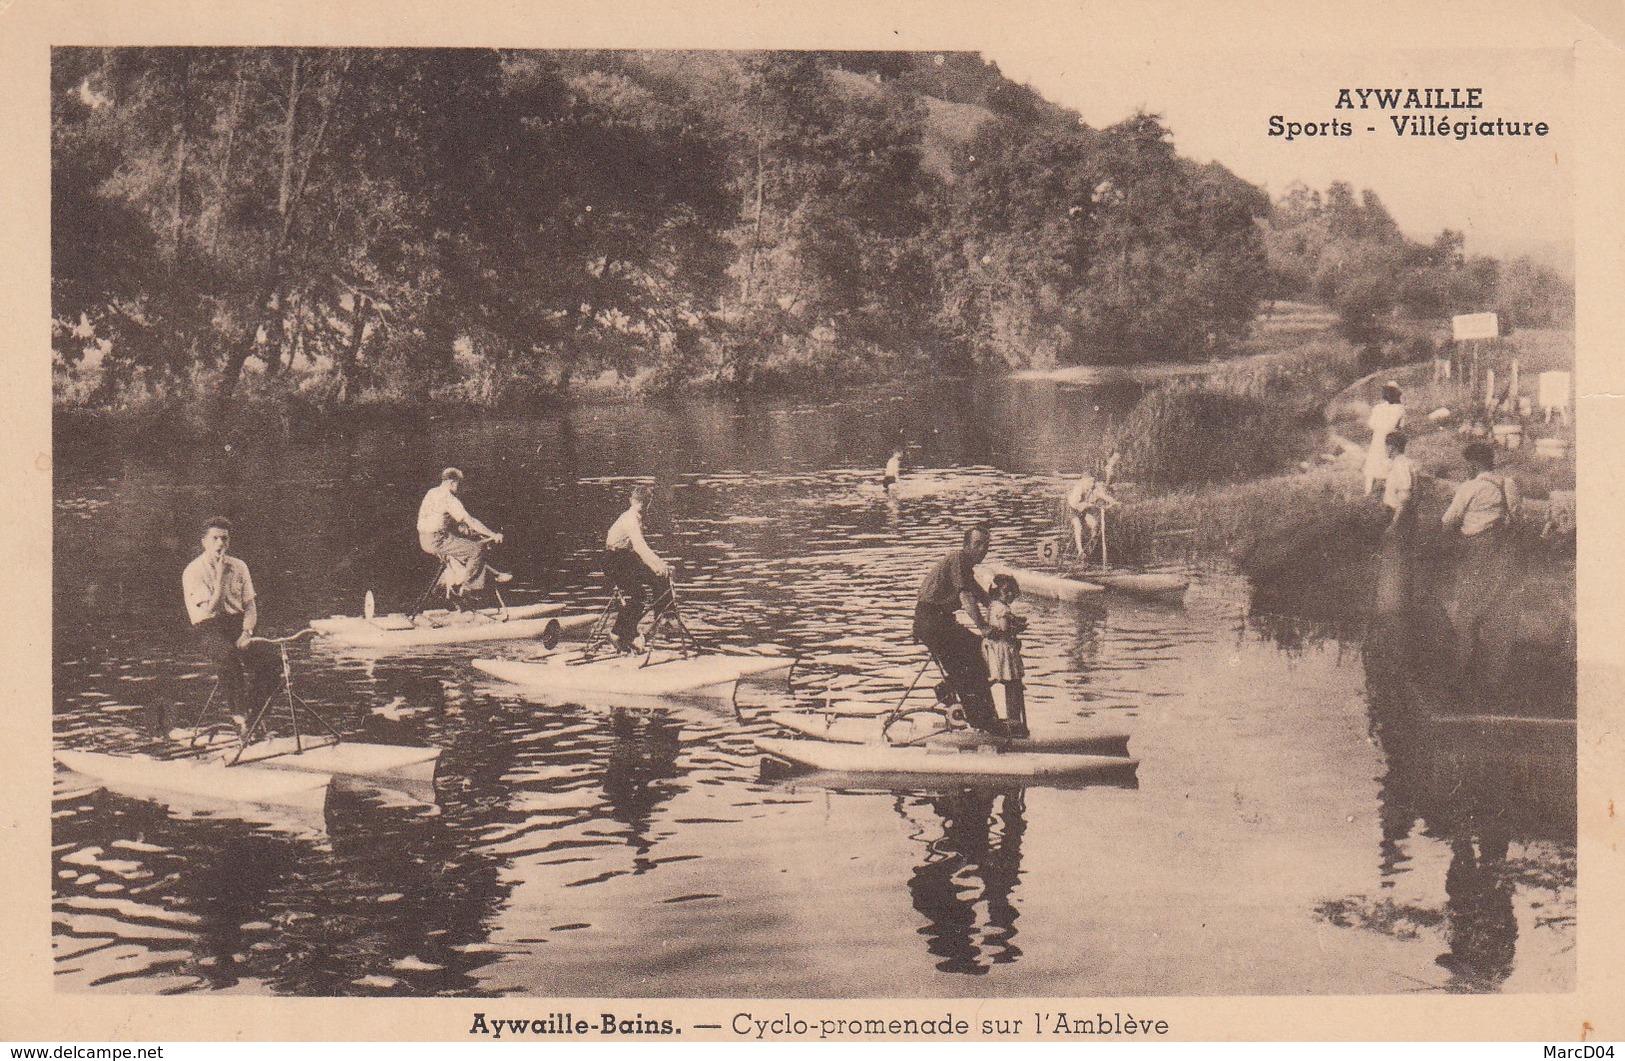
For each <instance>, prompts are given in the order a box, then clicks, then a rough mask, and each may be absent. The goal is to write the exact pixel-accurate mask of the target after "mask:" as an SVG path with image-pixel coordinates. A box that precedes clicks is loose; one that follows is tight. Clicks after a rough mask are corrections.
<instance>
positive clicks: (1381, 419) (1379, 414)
mask: <svg viewBox="0 0 1625 1061" xmlns="http://www.w3.org/2000/svg"><path fill="white" fill-rule="evenodd" d="M1366 426H1367V427H1369V428H1370V429H1371V445H1370V447H1369V448H1367V450H1366V452H1365V493H1366V496H1367V497H1370V496H1371V491H1372V490H1373V489H1375V488H1376V485H1377V484H1378V483H1380V482H1382V481H1383V480H1384V479H1386V478H1387V476H1388V436H1389V435H1390V434H1392V433H1393V432H1395V431H1398V430H1399V429H1400V428H1402V427H1404V426H1405V405H1404V403H1403V401H1402V400H1401V397H1400V393H1399V384H1397V383H1395V382H1394V381H1393V380H1389V381H1388V382H1387V383H1384V384H1383V385H1382V398H1381V399H1380V400H1379V401H1378V402H1377V404H1376V405H1374V406H1372V407H1371V418H1370V419H1369V420H1367V421H1366Z"/></svg>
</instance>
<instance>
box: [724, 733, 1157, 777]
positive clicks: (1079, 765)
mask: <svg viewBox="0 0 1625 1061" xmlns="http://www.w3.org/2000/svg"><path fill="white" fill-rule="evenodd" d="M756 746H757V747H758V748H760V749H761V750H762V751H763V752H765V753H766V754H768V755H771V756H773V757H774V758H776V759H781V760H783V761H785V762H787V763H790V764H792V765H795V766H801V767H805V768H808V769H812V770H823V771H826V772H828V773H840V774H889V775H926V776H937V777H943V776H954V777H1000V778H1027V779H1049V780H1061V779H1075V780H1081V779H1085V778H1087V779H1095V780H1129V779H1132V778H1133V777H1134V773H1135V770H1136V769H1137V768H1138V767H1139V765H1140V764H1139V760H1137V759H1129V758H1125V757H1121V756H1115V755H1081V754H1063V753H1058V752H1001V751H997V750H993V749H991V748H989V747H969V748H960V747H947V748H944V747H938V746H933V745H929V744H927V745H921V746H916V747H908V748H897V747H889V746H885V745H876V744H838V743H835V742H833V741H822V740H780V739H778V738H774V737H759V738H757V741H756Z"/></svg>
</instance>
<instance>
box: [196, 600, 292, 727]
mask: <svg viewBox="0 0 1625 1061" xmlns="http://www.w3.org/2000/svg"><path fill="white" fill-rule="evenodd" d="M192 629H194V630H196V631H197V636H198V644H199V646H200V647H201V648H202V649H203V654H204V656H205V657H206V658H207V659H208V661H209V665H210V666H211V667H212V668H213V669H214V674H215V678H216V679H218V680H219V682H220V699H221V700H222V702H224V704H225V707H226V712H227V713H228V714H232V715H245V716H246V715H249V714H251V713H253V711H254V710H256V709H257V708H258V707H259V706H260V705H261V704H263V703H264V702H265V698H266V697H267V696H269V695H270V694H271V691H272V690H273V689H274V688H275V685H274V682H275V677H274V676H273V674H272V671H271V667H270V664H269V662H268V660H267V659H264V658H256V657H255V656H253V655H251V654H250V653H248V652H247V651H246V650H244V649H240V648H238V647H237V639H238V638H239V637H241V636H242V635H243V617H242V616H241V615H217V616H215V617H214V618H213V619H205V620H203V621H202V622H201V623H198V624H197V625H195V626H194V627H193V628H192Z"/></svg>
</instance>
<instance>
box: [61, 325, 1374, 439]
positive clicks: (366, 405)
mask: <svg viewBox="0 0 1625 1061" xmlns="http://www.w3.org/2000/svg"><path fill="white" fill-rule="evenodd" d="M1333 319H1334V318H1333V316H1332V315H1331V313H1330V312H1329V311H1328V310H1326V309H1325V308H1324V307H1321V306H1316V305H1312V304H1309V303H1285V302H1283V303H1279V304H1275V305H1273V306H1271V307H1269V309H1268V310H1267V311H1266V312H1264V313H1261V314H1260V315H1259V316H1258V318H1257V319H1256V320H1255V322H1254V326H1253V335H1252V337H1251V338H1249V339H1248V340H1246V341H1245V342H1244V343H1243V344H1241V345H1240V346H1238V347H1237V348H1235V349H1234V350H1232V351H1231V352H1230V356H1227V357H1222V358H1218V359H1215V360H1211V361H1160V360H1152V361H1145V362H1138V363H1115V362H1114V363H1106V364H1100V365H1076V366H1068V367H1065V368H1060V369H1056V370H1053V371H1010V372H1000V371H995V370H993V369H987V370H986V371H985V372H984V374H983V375H981V376H969V375H967V376H963V377H954V376H953V374H952V373H949V374H947V375H946V376H945V375H944V374H943V373H942V372H940V371H933V370H926V369H922V368H920V367H918V365H917V364H916V362H914V361H911V360H910V359H907V358H901V357H892V358H887V357H856V356H854V357H852V358H849V359H846V360H844V361H842V362H841V363H840V369H839V371H838V372H836V373H835V374H828V373H826V374H823V375H816V374H800V375H796V374H790V375H786V374H765V375H763V376H762V377H761V378H760V379H758V380H757V381H756V382H755V383H753V384H752V385H751V386H748V387H740V386H737V385H734V384H731V383H728V382H725V381H723V380H721V379H718V378H716V377H715V376H707V377H702V378H693V379H686V380H683V381H681V382H676V381H674V380H673V379H672V378H671V377H670V376H669V374H666V375H662V374H661V373H659V372H656V371H654V370H645V371H642V372H639V373H635V374H632V375H623V374H622V373H619V372H616V371H612V370H606V371H603V372H599V373H597V374H595V375H591V376H582V377H575V378H573V379H572V380H571V381H570V383H569V386H568V388H564V387H562V386H559V387H552V386H549V387H540V388H537V387H532V388H529V389H527V390H525V391H524V392H523V393H522V394H521V393H519V392H516V391H514V390H513V388H511V387H503V386H499V385H497V383H496V382H495V381H494V380H493V379H492V378H490V375H491V374H490V372H489V371H483V370H481V368H480V367H479V366H478V365H475V364H474V363H472V362H469V363H467V364H463V363H462V362H461V361H457V362H454V364H453V366H452V368H451V369H450V370H449V371H448V373H447V375H446V378H445V379H443V380H442V381H441V382H440V383H438V384H435V385H433V386H424V387H420V388H419V389H417V390H416V391H411V392H408V391H405V390H401V389H398V388H392V387H390V386H386V385H381V384H380V385H379V386H377V387H374V388H370V389H368V390H366V391H365V392H363V394H362V395H361V396H360V397H357V398H353V399H341V398H340V396H339V395H340V386H339V383H340V381H339V379H338V376H337V375H336V374H335V372H334V371H333V369H332V366H331V365H325V364H321V363H318V364H316V365H314V366H312V367H310V368H301V369H298V370H295V369H292V368H284V369H283V370H281V371H280V372H276V373H269V372H267V371H265V370H264V368H263V367H261V366H259V365H258V364H257V363H253V362H251V363H250V364H249V365H247V366H245V368H244V370H243V375H242V378H241V380H240V382H239V383H238V385H237V387H236V390H235V391H234V393H233V396H232V398H231V399H230V403H229V410H230V412H229V415H225V416H221V415H220V414H219V412H218V409H219V404H218V398H217V394H216V388H217V381H216V379H215V378H214V377H213V376H212V375H211V374H210V373H207V372H202V371H194V372H193V373H192V374H191V375H189V376H187V377H186V378H184V379H164V380H154V381H148V380H144V379H140V378H137V379H132V380H129V381H125V382H123V383H121V384H120V385H119V386H118V387H117V388H116V390H115V391H113V392H112V393H109V390H110V388H109V382H108V380H106V379H105V378H104V377H103V375H102V365H101V362H100V360H99V359H97V358H86V359H85V360H83V361H82V362H80V363H78V364H77V365H75V366H74V367H73V368H72V369H71V370H68V369H64V368H63V367H62V366H61V365H60V364H59V365H58V367H57V371H56V373H55V376H54V378H53V387H52V391H53V395H52V396H53V414H54V421H55V425H56V429H57V432H58V434H59V436H60V435H68V436H72V435H75V434H78V433H82V432H96V431H112V432H114V433H116V434H119V435H124V436H141V435H145V434H163V433H171V434H174V435H176V436H177V437H181V438H202V437H208V436H213V435H218V434H225V435H227V436H230V435H232V434H245V433H265V432H278V433H281V434H282V435H284V436H291V435H292V434H294V433H296V432H300V431H304V430H314V431H321V430H324V429H326V428H329V427H332V426H348V425H351V424H357V423H359V424H367V423H376V422H383V421H388V420H391V419H396V418H399V417H401V416H403V415H405V416H423V417H428V418H434V417H468V416H484V415H497V416H506V415H513V414H516V413H517V414H526V413H534V412H537V411H544V410H558V409H566V408H570V407H588V408H594V407H614V406H619V405H627V404H644V403H654V404H657V405H658V404H661V403H667V402H674V401H681V400H685V399H716V400H730V401H750V400H774V399H789V398H797V397H819V396H822V395H827V394H830V393H834V392H840V391H843V390H850V389H855V388H863V387H877V388H878V387H882V386H883V387H886V388H894V389H900V390H908V389H911V388H914V387H915V386H917V385H919V384H922V383H925V382H927V381H936V380H941V379H944V378H963V379H964V380H965V381H966V382H967V383H968V382H971V381H972V380H973V379H996V378H1008V379H1013V380H1017V381H1049V382H1057V383H1062V384H1077V385H1090V386H1121V385H1128V386H1151V385H1156V384H1165V383H1168V382H1170V381H1178V380H1180V379H1186V378H1188V379H1197V378H1201V379H1212V378H1215V377H1219V376H1225V377H1229V378H1230V379H1231V380H1232V381H1245V382H1242V383H1240V385H1239V388H1238V387H1237V386H1235V385H1233V386H1232V389H1241V390H1247V389H1249V388H1251V389H1253V390H1257V389H1259V388H1262V387H1268V386H1271V385H1273V384H1274V383H1276V382H1279V381H1285V380H1299V379H1302V378H1303V377H1305V376H1307V375H1308V374H1310V373H1311V372H1313V371H1314V370H1315V368H1316V367H1317V366H1324V365H1326V364H1329V363H1331V362H1333V361H1337V360H1339V358H1341V357H1342V354H1343V353H1344V352H1346V351H1340V352H1339V354H1338V355H1337V357H1334V358H1327V357H1326V356H1325V350H1324V348H1323V344H1324V343H1325V342H1326V341H1328V340H1327V339H1326V336H1327V333H1328V331H1329V329H1330V326H1331V323H1332V321H1333ZM1348 349H1349V350H1352V348H1348ZM1340 371H1346V369H1340ZM1341 382H1347V381H1346V379H1345V380H1342V381H1341ZM1341 382H1340V383H1339V385H1341Z"/></svg>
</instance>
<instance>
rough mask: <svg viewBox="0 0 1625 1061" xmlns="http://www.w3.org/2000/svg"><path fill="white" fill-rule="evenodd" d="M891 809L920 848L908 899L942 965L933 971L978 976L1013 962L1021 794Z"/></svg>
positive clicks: (969, 795) (987, 793)
mask: <svg viewBox="0 0 1625 1061" xmlns="http://www.w3.org/2000/svg"><path fill="white" fill-rule="evenodd" d="M896 809H897V813H898V815H899V816H900V817H902V818H903V819H904V820H905V821H907V822H908V823H909V824H910V825H911V826H912V827H913V831H912V833H911V834H910V838H911V839H913V840H914V841H916V842H917V843H920V844H923V845H924V847H925V858H924V861H922V862H921V863H920V864H919V865H918V866H917V867H915V870H914V872H913V874H912V875H911V876H910V877H909V880H908V891H909V896H910V898H911V899H912V900H913V904H914V909H915V910H918V911H919V912H920V914H921V915H923V916H924V917H925V919H926V922H927V923H926V924H925V925H924V926H923V927H921V928H920V929H919V933H920V935H922V936H924V937H925V938H926V949H927V950H929V951H930V952H931V953H932V954H933V955H935V956H937V957H938V958H939V959H940V960H939V961H938V962H937V963H936V967H937V969H938V970H940V971H942V972H945V973H960V974H963V975H967V976H982V975H985V974H987V973H988V972H989V971H990V970H991V969H992V967H993V966H995V965H1008V964H1010V963H1012V962H1015V961H1016V960H1017V959H1019V958H1020V957H1021V948H1020V947H1018V946H1017V945H1016V942H1015V938H1016V918H1018V917H1019V916H1021V915H1020V911H1019V910H1018V909H1017V908H1016V904H1015V901H1014V892H1015V889H1016V883H1017V882H1018V881H1019V880H1020V878H1021V840H1022V836H1023V835H1024V834H1025V833H1026V831H1027V821H1026V792H1025V790H1024V789H1021V788H1012V789H1006V790H1003V791H997V790H993V789H977V788H970V789H962V790H960V791H957V792H950V793H944V794H942V795H934V796H924V797H899V798H898V800H897V803H896ZM933 817H934V819H935V820H931V818H933ZM932 834H936V835H934V836H933V835H932Z"/></svg>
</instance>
